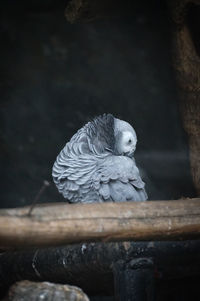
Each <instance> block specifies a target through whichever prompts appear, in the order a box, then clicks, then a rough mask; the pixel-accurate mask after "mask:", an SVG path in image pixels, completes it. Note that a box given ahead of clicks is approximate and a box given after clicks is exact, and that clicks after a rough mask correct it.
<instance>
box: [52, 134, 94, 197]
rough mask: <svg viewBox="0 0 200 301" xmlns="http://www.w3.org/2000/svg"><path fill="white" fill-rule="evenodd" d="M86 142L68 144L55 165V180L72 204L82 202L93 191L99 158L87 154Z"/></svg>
mask: <svg viewBox="0 0 200 301" xmlns="http://www.w3.org/2000/svg"><path fill="white" fill-rule="evenodd" d="M85 148H86V144H85V143H84V142H80V140H79V142H74V141H73V142H68V143H67V144H66V145H65V147H64V148H63V150H62V151H61V152H60V154H59V155H58V156H57V159H56V162H55V163H54V166H53V170H52V176H53V180H54V182H55V184H56V186H57V188H58V190H59V192H60V193H62V194H63V196H64V197H65V198H66V199H68V200H69V201H70V202H72V203H75V202H80V201H81V200H83V198H84V196H85V195H86V194H87V193H89V191H90V190H91V177H92V175H93V173H94V172H95V171H96V165H97V157H95V156H94V155H91V154H90V153H87V152H85Z"/></svg>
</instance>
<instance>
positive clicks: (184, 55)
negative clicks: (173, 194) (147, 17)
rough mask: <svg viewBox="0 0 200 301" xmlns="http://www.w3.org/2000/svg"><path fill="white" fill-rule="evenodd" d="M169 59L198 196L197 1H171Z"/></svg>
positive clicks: (199, 83)
mask: <svg viewBox="0 0 200 301" xmlns="http://www.w3.org/2000/svg"><path fill="white" fill-rule="evenodd" d="M171 16H172V20H173V30H172V36H173V52H174V55H173V58H174V67H175V70H176V75H177V83H178V86H179V92H180V109H181V114H182V119H183V126H184V128H185V130H186V132H187V134H188V137H189V146H190V165H191V174H192V177H193V182H194V186H195V188H196V191H197V195H198V196H199V195H200V155H199V154H200V52H199V27H200V0H184V1H183V0H175V1H174V0H171ZM195 19H196V20H195Z"/></svg>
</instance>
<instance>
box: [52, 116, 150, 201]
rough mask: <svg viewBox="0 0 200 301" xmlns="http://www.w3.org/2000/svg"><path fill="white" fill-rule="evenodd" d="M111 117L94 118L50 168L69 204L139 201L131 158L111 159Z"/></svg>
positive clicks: (142, 190)
mask: <svg viewBox="0 0 200 301" xmlns="http://www.w3.org/2000/svg"><path fill="white" fill-rule="evenodd" d="M114 147H115V138H114V117H113V116H112V115H110V114H108V115H106V114H104V115H103V116H100V117H97V118H96V119H94V120H93V121H92V122H89V123H87V124H86V125H85V126H84V127H83V128H81V129H80V130H79V131H78V132H77V133H76V134H75V135H74V136H73V137H72V138H71V140H70V141H69V142H68V143H67V144H66V145H65V147H64V148H63V149H62V151H61V152H60V154H59V155H58V156H57V159H56V162H55V163H54V166H53V171H52V176H53V180H54V182H55V184H56V186H57V188H58V190H59V192H60V193H62V194H63V196H64V198H66V199H67V200H68V201H69V202H71V203H77V202H83V203H89V202H91V203H92V202H105V201H114V202H120V201H143V200H146V199H147V194H146V192H145V188H144V186H145V185H144V182H143V181H142V180H141V178H140V175H139V171H138V168H137V167H136V164H135V161H134V160H133V159H132V158H129V157H126V156H118V155H114V154H113V152H112V150H114Z"/></svg>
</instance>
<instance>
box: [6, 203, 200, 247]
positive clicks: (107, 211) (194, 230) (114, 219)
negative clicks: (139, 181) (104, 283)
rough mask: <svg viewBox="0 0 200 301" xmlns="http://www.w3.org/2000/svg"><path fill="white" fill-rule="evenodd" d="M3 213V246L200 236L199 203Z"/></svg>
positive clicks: (84, 206)
mask: <svg viewBox="0 0 200 301" xmlns="http://www.w3.org/2000/svg"><path fill="white" fill-rule="evenodd" d="M28 212H29V207H24V208H18V209H4V210H0V248H6V247H25V246H48V245H49V246H51V245H52V246H53V245H63V244H67V243H75V242H76V243H77V242H87V241H106V242H107V241H119V240H134V241H136V240H174V239H176V240H180V239H188V238H189V239H192V238H200V199H199V198H198V199H184V200H176V201H151V202H150V201H149V202H138V203H137V202H129V203H103V204H75V205H72V204H63V203H62V204H58V203H57V204H51V205H43V206H38V207H36V208H35V209H34V210H33V212H32V215H31V216H27V213H28Z"/></svg>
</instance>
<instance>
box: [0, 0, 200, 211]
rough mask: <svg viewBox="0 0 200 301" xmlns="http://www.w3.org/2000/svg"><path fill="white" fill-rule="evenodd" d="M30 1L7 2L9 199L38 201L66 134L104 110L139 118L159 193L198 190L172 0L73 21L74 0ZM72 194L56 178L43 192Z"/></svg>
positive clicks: (5, 188)
mask: <svg viewBox="0 0 200 301" xmlns="http://www.w3.org/2000/svg"><path fill="white" fill-rule="evenodd" d="M26 2H28V4H27V3H26ZM26 2H23V1H6V0H3V1H1V2H0V149H1V151H0V163H1V174H0V182H1V201H0V206H1V207H15V206H23V205H25V204H30V203H31V202H32V200H33V199H34V197H35V195H36V194H37V192H38V191H39V189H40V187H41V186H42V183H43V181H44V180H48V181H52V180H51V168H52V165H53V163H54V161H55V158H56V156H57V154H58V153H59V152H60V150H61V148H62V147H63V146H64V145H65V143H66V142H67V141H68V140H69V139H70V137H71V136H72V135H73V134H74V133H75V132H76V131H77V130H78V129H79V128H80V127H81V126H82V125H84V123H86V122H87V121H88V120H89V119H91V118H93V117H94V116H96V115H99V114H102V113H104V112H106V113H108V112H109V113H112V114H114V115H115V116H116V117H118V118H121V119H124V120H126V121H128V122H130V123H131V124H132V125H133V127H134V128H135V130H136V132H137V135H138V146H137V151H136V160H137V163H138V165H139V167H140V169H141V173H142V175H143V178H144V180H145V182H146V188H147V191H148V194H149V198H150V199H176V198H180V197H182V196H184V197H188V196H189V197H191V196H194V195H195V192H194V188H193V185H192V180H191V175H190V170H189V159H188V143H187V137H186V135H185V133H184V130H183V128H182V124H181V118H180V115H179V110H178V96H177V89H176V83H175V76H174V72H173V67H172V55H171V32H170V31H171V24H170V20H169V17H168V13H167V9H166V7H165V4H164V2H162V1H137V2H136V1H135V2H134V1H133V2H134V3H133V4H132V6H131V10H129V13H128V14H127V11H126V10H124V11H123V10H122V12H121V14H120V15H118V16H117V17H111V18H106V19H101V20H97V21H94V22H92V23H88V24H73V25H72V24H69V23H68V22H67V21H66V19H65V17H64V7H65V1H60V2H59V1H53V0H52V1H48V0H46V1H42V4H41V1H26ZM62 200H63V198H62V197H61V196H60V195H59V194H58V192H57V190H56V188H55V187H54V184H52V185H51V186H50V187H49V188H48V189H47V190H46V192H45V193H44V195H43V196H42V198H41V202H52V201H62Z"/></svg>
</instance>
